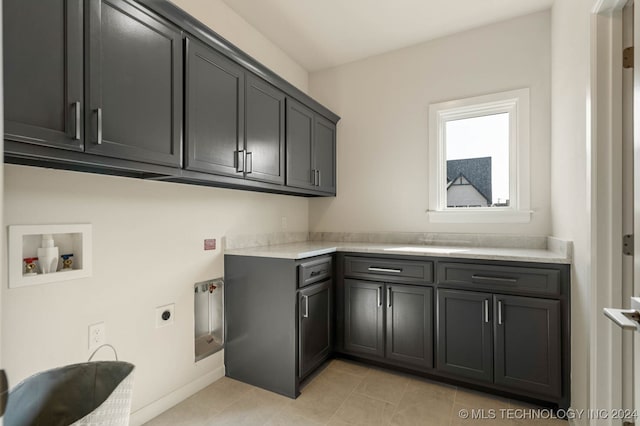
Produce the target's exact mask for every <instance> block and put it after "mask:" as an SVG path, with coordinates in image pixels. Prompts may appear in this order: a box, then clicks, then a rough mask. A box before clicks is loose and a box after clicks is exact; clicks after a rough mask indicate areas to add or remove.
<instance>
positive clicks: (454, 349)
mask: <svg viewBox="0 0 640 426" xmlns="http://www.w3.org/2000/svg"><path fill="white" fill-rule="evenodd" d="M490 306H491V295H490V294H486V293H475V292H471V291H458V290H438V355H437V368H438V370H441V371H446V372H449V373H453V374H456V375H458V376H461V377H468V378H470V379H475V380H479V381H483V382H491V381H492V380H493V324H492V322H491V318H490V317H491V308H490Z"/></svg>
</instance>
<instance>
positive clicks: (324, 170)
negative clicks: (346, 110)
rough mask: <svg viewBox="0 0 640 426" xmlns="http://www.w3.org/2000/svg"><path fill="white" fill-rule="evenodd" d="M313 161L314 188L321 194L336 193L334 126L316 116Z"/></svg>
mask: <svg viewBox="0 0 640 426" xmlns="http://www.w3.org/2000/svg"><path fill="white" fill-rule="evenodd" d="M313 152H314V159H315V169H316V170H317V172H316V173H317V174H316V186H317V187H318V190H320V191H322V192H328V193H331V194H335V193H336V125H335V124H333V123H332V122H330V121H329V120H326V119H325V118H323V117H321V116H318V115H316V119H315V140H314V147H313Z"/></svg>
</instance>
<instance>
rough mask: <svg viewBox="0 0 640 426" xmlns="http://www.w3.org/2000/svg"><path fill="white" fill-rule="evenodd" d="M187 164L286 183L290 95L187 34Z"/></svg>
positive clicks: (191, 168) (206, 171)
mask: <svg viewBox="0 0 640 426" xmlns="http://www.w3.org/2000/svg"><path fill="white" fill-rule="evenodd" d="M186 74H187V78H186V82H185V87H186V117H187V125H186V128H185V134H186V161H185V168H186V169H187V170H194V171H199V172H205V173H213V174H219V175H227V176H236V177H240V178H242V177H244V178H247V179H251V180H257V181H261V182H268V183H274V184H280V185H282V184H284V143H285V139H284V137H285V129H284V123H285V96H284V94H283V93H282V92H280V91H279V90H277V89H275V88H274V87H273V86H271V85H269V84H267V83H265V82H264V81H262V80H261V79H259V78H257V77H254V76H252V75H251V74H250V73H247V72H245V70H244V69H243V68H242V67H240V66H239V65H237V64H236V63H235V62H233V61H231V60H229V59H227V58H225V57H224V56H222V55H221V54H219V53H217V52H216V51H215V50H213V49H212V48H210V47H208V46H206V45H204V44H202V43H199V42H197V41H195V40H192V39H187V59H186Z"/></svg>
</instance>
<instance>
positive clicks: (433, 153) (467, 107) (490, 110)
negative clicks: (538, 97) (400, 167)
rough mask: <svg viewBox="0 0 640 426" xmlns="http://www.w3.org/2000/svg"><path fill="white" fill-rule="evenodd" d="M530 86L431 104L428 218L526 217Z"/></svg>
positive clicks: (491, 219)
mask: <svg viewBox="0 0 640 426" xmlns="http://www.w3.org/2000/svg"><path fill="white" fill-rule="evenodd" d="M530 219H531V212H530V211H529V89H520V90H513V91H509V92H502V93H495V94H492V95H486V96H478V97H474V98H467V99H460V100H454V101H448V102H442V103H438V104H432V105H430V106H429V220H430V221H432V222H469V223H473V222H476V223H489V222H493V223H500V222H512V223H513V222H521V223H524V222H529V221H530Z"/></svg>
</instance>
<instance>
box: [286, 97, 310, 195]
mask: <svg viewBox="0 0 640 426" xmlns="http://www.w3.org/2000/svg"><path fill="white" fill-rule="evenodd" d="M313 123H314V113H313V111H311V110H310V109H309V108H307V107H304V106H302V105H301V104H299V103H298V102H296V101H294V100H292V99H287V185H288V186H293V187H296V188H303V189H316V186H315V170H314V169H313V128H314V124H313Z"/></svg>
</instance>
